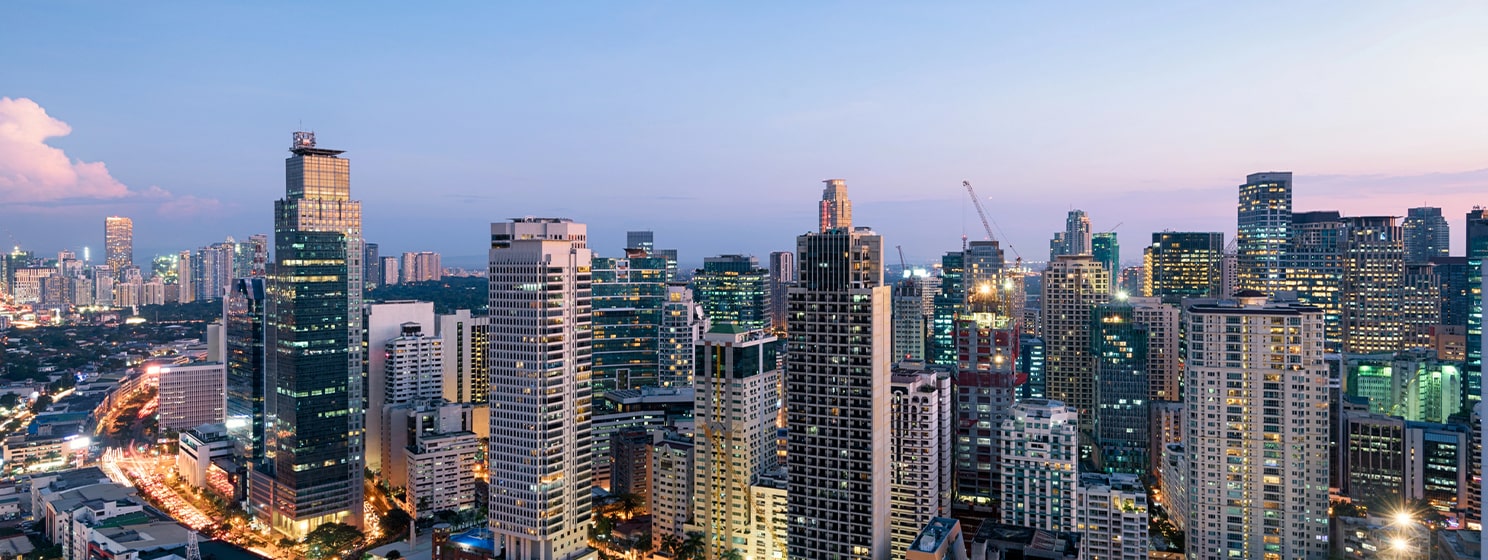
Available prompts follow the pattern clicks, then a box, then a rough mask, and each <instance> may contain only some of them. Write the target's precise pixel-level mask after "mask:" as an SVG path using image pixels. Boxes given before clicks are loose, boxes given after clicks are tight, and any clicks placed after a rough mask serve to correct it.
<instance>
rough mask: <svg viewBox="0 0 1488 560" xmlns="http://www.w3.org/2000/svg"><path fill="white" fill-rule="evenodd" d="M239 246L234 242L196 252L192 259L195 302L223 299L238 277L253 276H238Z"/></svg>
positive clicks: (215, 244)
mask: <svg viewBox="0 0 1488 560" xmlns="http://www.w3.org/2000/svg"><path fill="white" fill-rule="evenodd" d="M236 255H237V244H236V243H233V242H232V241H227V242H223V243H213V244H211V245H208V246H206V247H202V248H200V249H197V250H196V253H195V255H193V257H192V259H191V286H192V289H194V290H195V291H196V293H194V294H193V295H192V297H193V300H194V301H210V300H216V299H222V297H223V295H224V294H226V293H227V289H228V286H229V285H230V284H231V283H232V281H233V279H234V278H235V277H238V276H244V277H247V276H251V273H250V271H246V270H245V271H242V272H243V274H238V270H237V269H236V268H234V267H235V264H236V260H237V259H236Z"/></svg>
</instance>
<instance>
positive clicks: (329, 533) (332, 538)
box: [305, 523, 362, 558]
mask: <svg viewBox="0 0 1488 560" xmlns="http://www.w3.org/2000/svg"><path fill="white" fill-rule="evenodd" d="M361 538H362V532H361V531H358V530H357V528H356V527H352V526H350V525H347V524H345V523H326V524H324V525H321V526H319V527H316V528H315V530H314V531H310V534H309V535H305V547H306V548H307V549H309V550H308V553H309V556H310V557H311V558H331V557H336V556H339V555H340V554H341V549H344V548H346V547H348V546H351V545H352V544H354V543H356V542H357V540H358V539H361Z"/></svg>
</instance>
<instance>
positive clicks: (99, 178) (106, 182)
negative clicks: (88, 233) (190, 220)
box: [0, 97, 221, 215]
mask: <svg viewBox="0 0 1488 560" xmlns="http://www.w3.org/2000/svg"><path fill="white" fill-rule="evenodd" d="M71 133H72V127H70V126H68V125H67V123H65V122H62V121H60V120H57V119H55V118H53V117H52V116H51V115H48V114H47V112H46V109H44V108H42V106H41V105H39V104H37V103H36V102H35V101H32V100H30V99H26V98H24V97H23V98H19V99H12V98H9V97H0V204H7V205H13V206H15V207H23V208H27V209H30V210H46V209H48V208H56V207H59V206H67V207H72V206H78V205H96V204H124V203H146V204H148V203H153V204H158V205H159V206H158V210H159V211H161V212H169V213H175V214H178V215H179V214H183V213H185V214H190V213H197V212H203V211H208V210H213V209H217V208H219V207H220V206H221V205H220V203H219V202H218V201H217V200H215V199H208V198H200V197H196V196H190V195H186V196H177V195H174V194H172V193H171V192H169V191H166V190H165V189H161V188H160V187H156V186H150V187H148V188H145V189H143V190H135V189H130V188H129V187H128V186H126V185H125V184H124V183H121V182H119V180H117V179H115V178H114V177H113V176H112V175H110V174H109V171H108V166H106V165H104V164H103V162H96V161H95V162H85V161H76V160H74V159H73V158H71V157H68V155H67V153H66V152H63V151H62V150H61V149H60V148H55V147H52V146H49V145H47V143H46V142H47V139H48V138H57V137H62V136H67V135H68V134H71Z"/></svg>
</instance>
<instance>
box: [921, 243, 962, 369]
mask: <svg viewBox="0 0 1488 560" xmlns="http://www.w3.org/2000/svg"><path fill="white" fill-rule="evenodd" d="M965 273H966V253H964V252H961V251H952V252H949V253H946V254H945V256H944V257H941V259H940V293H938V294H935V317H934V318H933V319H932V322H931V325H930V328H931V331H930V348H929V349H928V350H927V352H926V353H927V354H929V356H928V357H929V361H930V363H933V364H938V365H943V366H954V365H956V363H957V361H956V317H957V316H958V315H960V314H961V312H962V311H965V310H966V281H965V278H964V276H965Z"/></svg>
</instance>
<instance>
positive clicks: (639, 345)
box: [592, 250, 667, 399]
mask: <svg viewBox="0 0 1488 560" xmlns="http://www.w3.org/2000/svg"><path fill="white" fill-rule="evenodd" d="M632 251H634V253H633V254H632V255H630V256H629V257H628V258H620V259H617V258H604V257H595V258H594V261H593V270H592V278H593V282H594V284H593V290H594V315H593V317H594V327H593V328H594V346H593V352H594V383H593V387H594V397H595V398H596V399H598V398H601V397H603V396H604V394H605V392H606V391H611V390H614V389H638V388H640V387H653V386H655V385H657V378H656V377H657V364H656V360H657V350H658V345H657V336H658V335H659V334H660V332H661V331H660V329H661V307H662V304H663V303H665V302H666V299H667V285H666V259H661V258H656V257H651V256H646V255H643V254H641V253H640V252H639V251H636V250H632Z"/></svg>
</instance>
